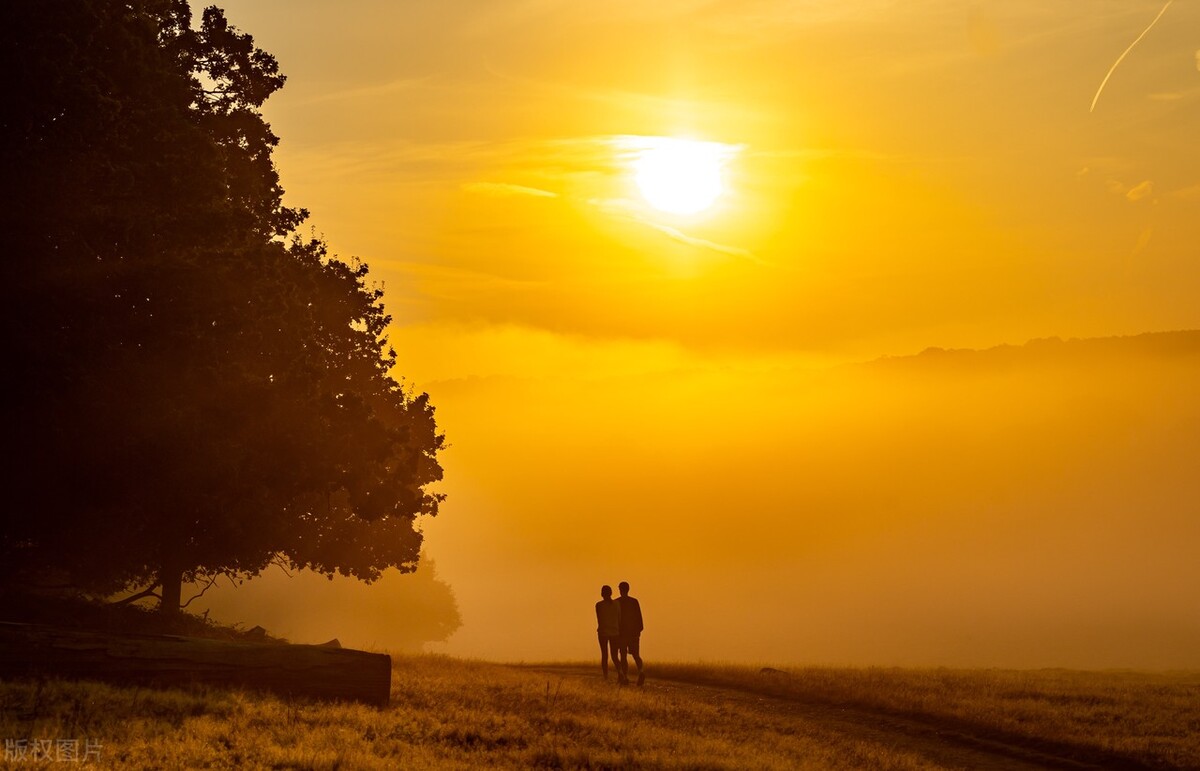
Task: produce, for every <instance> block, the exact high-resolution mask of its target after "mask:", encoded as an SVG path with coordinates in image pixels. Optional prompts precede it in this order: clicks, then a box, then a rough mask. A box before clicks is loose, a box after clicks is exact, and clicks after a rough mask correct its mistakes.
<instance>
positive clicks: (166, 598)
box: [158, 560, 183, 618]
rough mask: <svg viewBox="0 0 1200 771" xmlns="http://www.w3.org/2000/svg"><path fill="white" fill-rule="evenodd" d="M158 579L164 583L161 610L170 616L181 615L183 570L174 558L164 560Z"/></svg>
mask: <svg viewBox="0 0 1200 771" xmlns="http://www.w3.org/2000/svg"><path fill="white" fill-rule="evenodd" d="M158 580H159V582H160V583H161V584H162V601H161V602H160V603H159V606H158V610H159V612H160V613H161V614H162V615H163V616H165V617H168V618H173V617H175V616H177V615H179V604H180V602H181V601H182V596H183V570H182V569H180V568H179V567H178V566H177V565H176V564H175V562H174V561H173V560H163V564H162V567H161V568H160V569H159V572H158Z"/></svg>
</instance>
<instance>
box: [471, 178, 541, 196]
mask: <svg viewBox="0 0 1200 771" xmlns="http://www.w3.org/2000/svg"><path fill="white" fill-rule="evenodd" d="M463 190H465V191H466V192H468V193H479V194H480V195H494V196H501V197H505V196H528V197H531V198H558V193H552V192H550V191H549V190H542V189H540V188H536V187H528V186H526V185H514V184H512V183H510V182H469V183H467V184H465V185H463Z"/></svg>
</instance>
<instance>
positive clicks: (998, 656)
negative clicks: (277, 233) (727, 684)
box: [224, 0, 1200, 666]
mask: <svg viewBox="0 0 1200 771" xmlns="http://www.w3.org/2000/svg"><path fill="white" fill-rule="evenodd" d="M224 5H225V7H226V9H227V11H228V16H229V18H230V20H231V21H232V22H233V23H234V24H235V25H237V26H239V27H240V28H242V29H243V30H245V31H248V32H250V33H251V34H253V35H254V36H255V38H256V40H257V42H258V44H259V45H260V46H262V47H263V48H265V49H266V50H268V51H270V52H271V53H273V54H275V55H276V56H277V57H278V59H279V61H280V64H281V66H282V68H283V70H284V72H286V73H287V74H288V76H289V81H288V84H287V86H286V87H285V88H284V90H283V91H282V92H280V93H279V94H277V95H276V96H275V97H273V98H272V99H271V100H270V102H268V104H267V105H266V108H265V113H266V115H267V117H268V119H269V120H270V121H271V123H272V125H273V127H274V129H275V131H276V133H278V134H279V135H280V136H281V137H282V140H283V141H282V144H281V145H280V147H279V149H278V151H277V153H276V159H277V163H278V165H279V167H280V171H281V175H282V179H283V183H284V186H285V187H286V189H287V191H288V199H287V200H288V202H289V203H290V204H291V205H299V206H304V207H307V208H309V209H310V210H311V211H312V213H313V217H312V220H311V223H312V225H313V226H314V227H315V228H316V229H317V231H318V232H319V233H321V234H324V236H325V237H326V238H327V239H328V241H329V242H330V245H331V247H332V249H333V250H334V251H336V252H338V253H340V254H342V255H345V256H350V255H356V256H360V257H362V258H363V259H364V260H366V261H367V262H368V263H369V264H370V265H371V268H372V275H373V276H374V277H375V278H376V279H378V280H379V281H381V282H383V283H384V285H385V289H386V300H387V303H388V308H389V310H390V311H391V313H392V314H393V315H394V316H395V322H394V325H393V329H392V333H391V340H392V342H393V344H394V345H395V347H396V348H397V350H398V352H399V354H400V366H399V373H400V374H402V375H403V376H404V377H405V378H406V379H408V380H409V381H410V382H412V383H414V384H415V385H416V386H417V387H418V388H419V389H422V390H427V391H428V392H429V393H430V395H431V396H432V398H433V400H434V403H435V404H436V405H437V407H438V418H439V422H440V423H441V425H442V426H443V427H444V428H445V430H446V432H447V434H448V437H449V441H450V443H451V448H450V449H449V450H448V451H447V452H446V454H445V456H444V465H445V467H446V472H447V480H446V482H445V483H444V485H443V490H444V491H445V492H446V493H447V494H448V495H449V500H448V502H447V504H446V506H445V508H444V511H443V514H442V516H441V517H439V519H438V520H437V521H435V522H431V523H429V524H428V525H427V527H426V532H427V548H428V551H429V552H430V554H432V555H433V557H434V558H435V559H436V560H437V565H438V570H439V574H440V577H441V578H443V579H445V580H446V581H448V582H449V583H450V584H451V585H452V586H453V587H454V590H455V592H456V593H457V596H458V600H459V604H460V607H461V610H462V613H463V617H464V622H465V623H464V627H463V628H462V629H461V630H460V631H459V632H458V633H457V634H456V635H455V636H454V637H453V638H452V639H451V641H450V642H449V643H448V644H447V645H445V646H443V648H442V649H444V650H447V651H449V652H452V653H457V654H464V655H476V656H487V657H492V658H505V659H526V660H530V659H538V658H584V657H589V656H591V655H592V648H593V647H594V642H593V637H592V634H593V632H592V629H593V627H594V619H592V618H591V613H592V610H591V606H592V603H593V602H594V601H595V599H596V595H597V594H598V588H599V585H600V584H601V583H608V584H613V585H615V584H616V582H618V581H620V580H622V579H625V580H628V581H629V582H630V583H631V584H632V585H633V594H635V595H636V596H639V597H640V598H641V600H642V603H643V606H644V608H645V611H646V623H647V631H646V635H645V637H644V642H643V650H644V652H645V654H646V656H647V657H648V658H649V659H651V660H652V659H653V658H660V659H661V658H670V659H695V658H708V659H735V658H736V659H746V660H772V661H817V662H844V663H883V664H888V663H921V664H938V663H948V664H955V663H957V664H966V665H979V664H1010V665H1046V664H1063V665H1077V666H1183V665H1188V666H1198V665H1200V659H1198V658H1197V656H1198V655H1200V654H1198V653H1197V651H1200V645H1197V642H1200V620H1198V619H1200V590H1198V589H1197V587H1200V580H1198V579H1200V571H1198V569H1197V568H1196V567H1194V566H1193V563H1195V562H1197V561H1196V560H1194V558H1193V556H1192V555H1190V554H1189V553H1188V552H1189V551H1190V550H1189V549H1185V548H1183V546H1182V545H1183V544H1195V543H1196V542H1197V537H1198V536H1200V530H1198V525H1197V524H1196V522H1197V521H1198V520H1200V517H1198V516H1197V515H1200V510H1198V508H1197V503H1196V501H1197V500H1200V483H1198V482H1197V480H1196V479H1195V478H1194V477H1195V476H1197V475H1196V474H1195V473H1194V469H1195V468H1197V467H1200V451H1198V450H1197V443H1198V440H1197V439H1196V437H1197V436H1198V435H1200V418H1198V416H1200V410H1198V409H1197V408H1196V406H1195V405H1193V404H1192V401H1194V400H1193V399H1191V398H1190V394H1192V393H1194V392H1195V391H1194V390H1189V386H1195V385H1196V384H1197V383H1200V378H1198V377H1197V371H1198V368H1197V366H1196V363H1195V362H1196V359H1195V356H1194V355H1193V356H1192V357H1191V358H1190V359H1188V358H1186V357H1185V361H1186V362H1190V364H1187V365H1186V366H1184V365H1180V364H1178V362H1175V360H1173V359H1172V360H1171V362H1174V363H1164V362H1160V361H1157V360H1155V361H1154V362H1152V363H1149V364H1147V363H1146V362H1143V361H1141V360H1138V362H1137V363H1136V364H1131V363H1130V360H1129V358H1128V357H1129V355H1131V354H1129V352H1128V351H1126V350H1125V349H1121V350H1120V351H1116V352H1110V354H1106V355H1109V358H1108V359H1105V360H1103V361H1096V360H1093V358H1086V357H1085V360H1076V359H1074V358H1071V359H1070V362H1071V363H1070V365H1069V366H1066V367H1065V368H1064V367H1059V368H1057V369H1054V370H1053V372H1052V373H1050V374H1047V372H1046V371H1045V370H1044V369H1043V368H1042V365H1041V364H1039V363H1037V362H1033V363H1030V362H1028V361H1025V360H1024V359H1022V360H1021V362H1020V363H1019V364H1005V363H1004V362H1003V361H993V360H992V359H989V360H988V361H992V362H993V363H994V364H995V371H993V370H992V369H988V370H987V371H988V373H990V374H986V375H981V374H978V373H975V374H973V375H971V374H964V373H963V372H960V371H959V370H958V369H956V368H953V367H952V368H950V369H949V370H946V369H944V368H938V367H936V366H933V365H931V364H930V361H929V357H923V358H921V359H919V360H915V361H918V362H919V364H918V365H916V366H917V369H922V368H928V369H929V372H925V373H923V374H922V373H917V374H912V373H907V374H904V375H903V376H900V375H895V374H894V373H890V371H883V370H880V369H879V368H878V367H876V366H875V365H871V366H849V367H847V366H842V365H847V364H849V363H851V362H863V361H870V360H873V359H875V358H877V357H880V356H885V355H888V356H904V355H910V354H915V353H917V352H919V351H921V350H923V349H925V348H927V347H930V346H938V347H945V348H976V349H982V348H989V347H992V346H996V345H999V344H1004V343H1016V344H1020V343H1024V342H1025V341H1027V340H1029V339H1033V338H1045V337H1051V336H1058V337H1062V338H1073V337H1079V338H1088V337H1105V336H1113V335H1133V334H1138V333H1142V332H1150V331H1163V330H1177V329H1195V328H1200V302H1198V300H1200V252H1198V249H1197V244H1200V216H1197V215H1198V214H1200V152H1197V142H1196V137H1197V136H1198V131H1200V34H1197V31H1198V30H1200V5H1198V4H1196V3H1191V2H1182V1H1181V2H1176V3H1172V4H1171V6H1170V7H1168V8H1167V9H1166V11H1165V13H1163V15H1162V17H1161V19H1159V20H1158V22H1157V23H1156V24H1155V25H1154V26H1153V28H1152V29H1150V31H1149V32H1148V33H1147V34H1146V35H1145V36H1144V37H1143V38H1142V39H1141V40H1140V41H1139V42H1138V45H1137V46H1135V47H1134V48H1133V49H1132V50H1130V51H1129V52H1128V54H1127V55H1126V56H1125V58H1124V59H1123V60H1122V61H1121V63H1120V65H1119V67H1117V69H1116V70H1115V71H1113V73H1112V75H1111V77H1110V78H1109V80H1108V81H1107V83H1106V84H1105V87H1104V90H1103V92H1102V93H1101V94H1100V96H1099V99H1098V100H1096V103H1095V109H1094V110H1090V109H1089V108H1090V106H1091V105H1092V102H1093V99H1094V98H1095V96H1096V93H1097V88H1098V86H1099V85H1100V83H1101V82H1102V80H1103V79H1104V77H1105V75H1106V74H1107V73H1108V72H1109V70H1110V68H1111V67H1112V65H1113V64H1114V62H1115V61H1116V60H1117V58H1118V57H1119V56H1120V55H1121V54H1122V52H1124V51H1125V50H1126V49H1127V47H1128V46H1129V45H1130V43H1132V42H1133V41H1134V40H1135V38H1137V37H1138V35H1139V34H1140V33H1141V32H1142V31H1143V30H1145V29H1146V27H1147V25H1148V24H1150V23H1151V21H1152V20H1153V19H1155V15H1156V14H1158V13H1159V12H1160V10H1161V9H1162V7H1163V4H1162V3H1160V2H1156V1H1154V0H1103V1H1098V2H1091V3H1065V2H1058V3H1046V2H1041V1H1040V0H1005V1H1004V2H999V1H996V0H994V1H992V2H953V1H950V2H946V1H945V0H939V1H938V2H933V1H932V0H928V1H926V0H909V1H906V2H898V1H896V2H889V1H888V0H838V1H837V2H834V1H833V0H797V1H796V2H771V1H768V0H736V1H734V0H728V1H726V0H660V1H659V2H645V0H636V1H634V0H609V2H605V3H580V2H570V1H568V0H511V1H506V2H485V1H484V0H442V1H440V2H399V3H397V2H385V1H384V0H346V1H345V2H340V3H336V4H334V3H328V2H318V1H317V0H287V1H286V2H284V0H233V1H231V2H227V3H225V4H224ZM663 138H688V139H692V140H698V141H702V142H707V143H712V144H710V145H708V146H709V147H712V148H715V150H716V157H719V163H720V173H721V175H722V182H723V192H722V193H721V194H720V195H719V196H718V197H717V198H716V199H715V201H714V202H713V204H712V205H711V207H709V208H707V209H704V210H702V211H699V212H696V213H692V214H672V213H670V212H664V211H661V210H659V209H657V208H655V207H654V206H652V205H651V204H650V203H649V202H648V201H647V200H646V197H645V196H644V195H643V193H642V190H641V189H640V188H639V185H638V179H637V175H636V168H637V164H638V162H639V160H640V159H644V158H645V157H647V153H648V149H649V148H653V147H656V146H658V144H659V143H661V142H662V141H664V140H663ZM680 173H681V174H682V173H684V172H683V171H680ZM697 184H699V183H695V184H691V185H690V186H691V187H692V188H695V187H696V185H697ZM693 192H694V190H693ZM1114 351H1115V349H1114ZM1031 355H1032V354H1031ZM988 367H992V364H989V365H988ZM1131 370H1134V371H1133V372H1131ZM972 378H974V379H972ZM1181 427H1182V428H1181ZM1188 429H1190V430H1191V432H1190V433H1189V431H1188ZM329 636H338V635H337V634H336V630H334V632H333V633H331V634H330V635H329ZM343 641H345V638H344V636H343Z"/></svg>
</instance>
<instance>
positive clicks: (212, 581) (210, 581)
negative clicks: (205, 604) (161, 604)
mask: <svg viewBox="0 0 1200 771" xmlns="http://www.w3.org/2000/svg"><path fill="white" fill-rule="evenodd" d="M222 575H225V574H224V573H218V574H217V575H215V576H213V577H212V578H210V579H208V583H207V584H205V585H204V588H203V589H201V590H200V593H199V594H196V595H193V596H192V597H191V598H189V599H188V601H187V602H185V603H183V604H182V605H180V606H179V609H180V610H183V609H184V608H186V607H187V606H188V605H191V604H192V602H193V601H195V600H198V599H200V598H201V597H203V596H204V593H205V592H207V591H208V590H209V589H211V588H213V585H214V584H216V583H217V579H218V578H220V577H221V576H222Z"/></svg>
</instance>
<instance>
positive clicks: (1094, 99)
mask: <svg viewBox="0 0 1200 771" xmlns="http://www.w3.org/2000/svg"><path fill="white" fill-rule="evenodd" d="M1173 2H1175V0H1167V4H1166V5H1164V6H1163V7H1162V10H1161V11H1159V12H1158V15H1157V16H1155V17H1154V21H1152V22H1150V24H1149V25H1148V26H1147V27H1146V28H1145V29H1144V30H1142V34H1140V35H1138V36H1137V39H1136V40H1134V41H1133V42H1132V43H1130V44H1129V47H1128V48H1126V49H1125V50H1124V51H1122V52H1121V55H1120V56H1118V57H1117V60H1116V61H1115V62H1113V66H1111V67H1109V68H1108V74H1107V75H1105V76H1104V80H1102V81H1100V88H1097V89H1096V95H1095V96H1093V97H1092V107H1091V109H1090V110H1088V112H1095V111H1096V102H1098V101H1100V93H1101V92H1102V91H1104V86H1105V84H1107V83H1108V79H1109V78H1111V77H1112V74H1113V72H1114V71H1115V70H1116V69H1117V67H1120V66H1121V62H1123V61H1125V57H1126V56H1128V55H1129V52H1130V51H1132V50H1133V47H1134V46H1136V45H1137V44H1138V43H1140V42H1142V38H1144V37H1146V33H1147V32H1149V31H1150V30H1151V29H1153V28H1154V25H1155V24H1158V20H1159V19H1161V18H1162V15H1163V14H1164V13H1166V12H1167V9H1168V8H1170V7H1171V3H1173Z"/></svg>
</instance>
